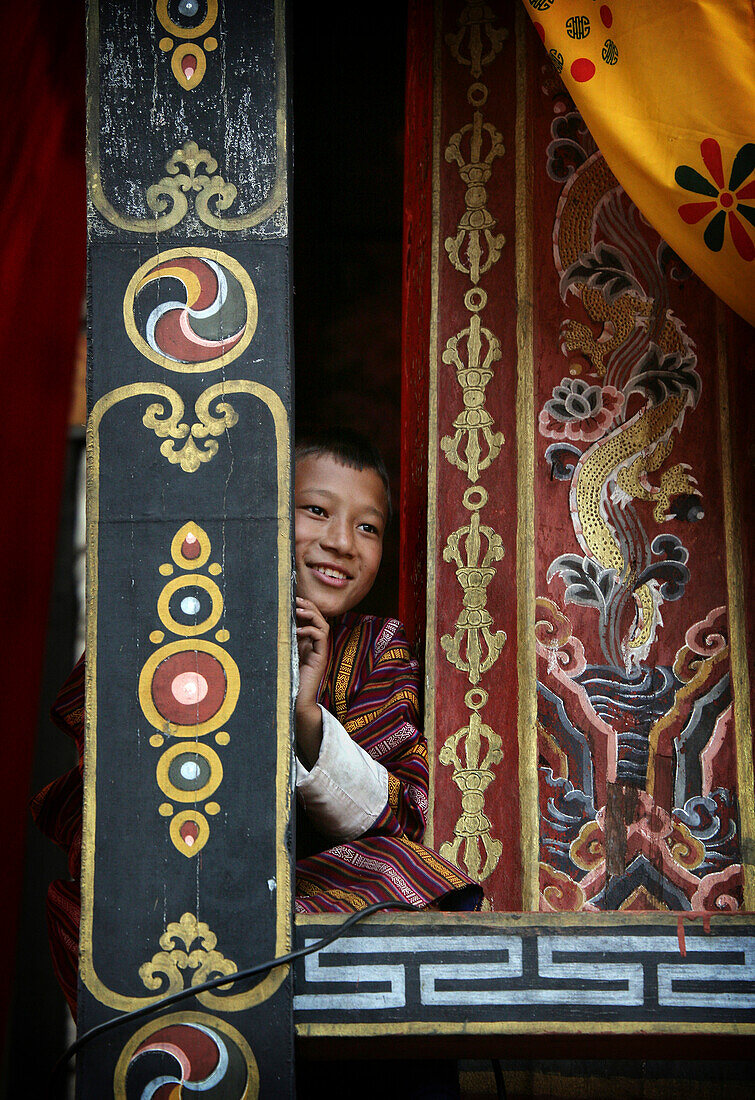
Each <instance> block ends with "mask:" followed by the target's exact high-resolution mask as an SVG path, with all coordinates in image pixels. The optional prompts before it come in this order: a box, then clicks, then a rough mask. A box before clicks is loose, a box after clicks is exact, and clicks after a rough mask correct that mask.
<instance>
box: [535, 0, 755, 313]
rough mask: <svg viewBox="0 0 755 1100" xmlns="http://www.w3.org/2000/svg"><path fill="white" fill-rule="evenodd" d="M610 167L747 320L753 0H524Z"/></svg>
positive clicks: (751, 303)
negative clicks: (751, 0)
mask: <svg viewBox="0 0 755 1100" xmlns="http://www.w3.org/2000/svg"><path fill="white" fill-rule="evenodd" d="M522 2H523V3H524V6H525V8H526V9H527V11H528V13H529V15H530V17H531V19H532V21H533V23H534V24H535V28H536V30H537V32H538V34H539V35H540V38H541V39H542V41H543V44H544V46H545V49H546V50H547V52H548V54H549V55H550V58H551V61H552V62H553V64H554V65H555V67H556V69H557V70H558V71H559V73H560V74H561V77H562V79H563V81H564V83H565V85H566V87H567V89H568V91H569V93H570V94H571V96H572V98H573V100H574V103H575V104H576V106H577V109H578V110H579V111H580V113H581V114H582V117H583V118H584V120H585V123H586V125H587V127H588V128H589V130H590V132H591V133H592V136H593V138H594V139H595V141H596V142H597V145H598V148H599V149H600V151H601V152H602V153H603V155H604V157H605V159H606V162H607V164H608V166H609V168H610V169H611V170H612V172H613V173H614V175H615V176H616V178H617V179H618V181H619V183H620V184H621V185H622V186H623V188H624V190H625V191H626V192H627V194H628V195H629V196H630V198H631V199H632V200H633V201H634V202H635V203H636V205H637V206H638V207H639V209H640V210H641V211H642V213H643V214H644V215H645V217H646V218H647V219H648V221H649V222H650V223H651V225H653V226H654V228H655V229H656V230H657V231H658V233H660V235H661V236H662V237H663V238H664V240H666V241H667V243H668V244H669V245H670V246H671V247H672V248H673V249H674V251H675V252H677V253H678V255H679V256H680V257H681V258H682V259H683V260H684V261H685V263H686V264H688V266H689V267H691V268H692V270H693V271H694V272H695V273H696V274H697V275H699V276H700V278H701V279H703V280H704V282H706V283H707V284H708V286H709V287H710V288H711V289H712V290H713V291H714V292H715V293H716V294H717V295H718V296H719V297H720V298H723V300H724V301H725V302H727V303H728V304H729V305H730V306H731V307H732V308H733V309H735V310H736V311H737V312H738V313H740V314H741V315H742V316H743V317H745V318H746V319H747V320H748V321H749V322H750V323H751V324H755V13H754V12H753V4H752V3H751V2H750V0H608V2H607V3H602V2H601V0H522Z"/></svg>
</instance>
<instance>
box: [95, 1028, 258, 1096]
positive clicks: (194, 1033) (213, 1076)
mask: <svg viewBox="0 0 755 1100" xmlns="http://www.w3.org/2000/svg"><path fill="white" fill-rule="evenodd" d="M168 1020H169V1021H170V1022H165V1021H159V1020H158V1021H155V1022H153V1023H152V1024H151V1025H148V1028H147V1029H146V1031H147V1034H146V1035H144V1037H143V1038H142V1039H141V1041H140V1042H138V1045H137V1046H136V1049H135V1050H133V1053H131V1054H130V1056H128V1064H127V1065H126V1066H125V1067H124V1068H125V1089H124V1090H123V1091H122V1092H121V1091H120V1090H117V1092H118V1094H119V1095H121V1096H124V1097H125V1100H180V1098H181V1097H187V1096H195V1095H197V1094H201V1096H202V1097H206V1100H220V1098H221V1097H222V1098H223V1100H245V1098H247V1097H248V1098H250V1100H251V1098H252V1097H255V1096H256V1095H257V1091H258V1090H257V1088H256V1084H257V1081H256V1077H257V1074H256V1064H255V1062H254V1057H253V1055H252V1053H251V1051H250V1050H249V1048H248V1047H247V1045H246V1043H245V1042H244V1040H243V1038H242V1037H241V1035H239V1033H238V1032H236V1031H235V1029H234V1028H231V1027H229V1026H228V1025H224V1026H223V1030H222V1032H221V1030H220V1028H219V1027H218V1028H216V1027H211V1026H208V1025H206V1024H204V1023H199V1022H194V1021H192V1022H177V1021H176V1022H174V1021H175V1017H172V1018H171V1017H169V1018H168ZM213 1022H214V1021H213ZM161 1025H162V1026H161ZM129 1045H130V1044H129ZM124 1054H126V1052H125V1051H124ZM119 1068H120V1067H119ZM121 1072H123V1070H121ZM116 1074H117V1076H120V1074H119V1073H118V1071H116Z"/></svg>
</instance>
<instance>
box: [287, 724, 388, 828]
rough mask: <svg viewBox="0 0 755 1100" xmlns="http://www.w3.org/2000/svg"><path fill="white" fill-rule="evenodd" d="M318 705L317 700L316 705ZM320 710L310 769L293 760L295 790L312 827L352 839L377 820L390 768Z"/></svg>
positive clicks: (380, 811) (386, 797) (385, 793)
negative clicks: (318, 740)
mask: <svg viewBox="0 0 755 1100" xmlns="http://www.w3.org/2000/svg"><path fill="white" fill-rule="evenodd" d="M318 705H319V704H318ZM320 710H321V711H322V745H321V746H320V755H319V756H318V758H317V762H316V764H315V765H314V767H313V768H312V770H311V771H307V769H306V768H305V767H304V765H303V764H302V763H301V761H300V760H299V759H298V758H297V761H296V793H297V795H298V796H299V800H300V801H301V803H302V805H303V807H304V809H305V810H306V812H307V816H308V818H309V820H310V821H311V822H312V824H313V825H314V826H315V828H316V829H319V831H320V832H321V833H325V834H326V835H327V836H332V837H335V838H336V839H337V840H354V839H355V838H356V837H358V836H361V835H362V834H363V833H366V832H367V830H368V829H369V828H370V826H371V825H373V824H374V823H375V821H377V819H378V817H380V814H381V813H382V812H383V810H384V809H385V805H386V803H387V801H388V772H387V771H386V769H385V768H384V767H383V765H382V764H378V762H377V760H373V759H372V757H371V756H370V755H369V753H367V752H365V751H364V749H362V748H360V747H359V745H357V743H356V742H355V741H352V740H351V738H350V737H349V735H348V733H347V732H346V730H345V729H344V728H343V726H342V725H341V723H340V722H339V721H338V719H337V718H336V717H335V716H334V715H332V714H331V713H330V711H327V710H325V708H324V707H323V706H320Z"/></svg>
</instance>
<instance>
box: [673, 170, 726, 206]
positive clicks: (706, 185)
mask: <svg viewBox="0 0 755 1100" xmlns="http://www.w3.org/2000/svg"><path fill="white" fill-rule="evenodd" d="M674 179H675V180H676V182H677V183H678V184H679V186H680V187H683V188H684V190H685V191H694V193H695V194H696V195H709V196H710V198H712V199H716V198H718V188H717V187H714V186H713V184H712V183H711V182H710V180H706V178H705V176H701V175H700V173H699V172H696V171H695V169H694V168H690V166H689V165H688V164H680V165H679V167H678V168H677V170H676V172H674Z"/></svg>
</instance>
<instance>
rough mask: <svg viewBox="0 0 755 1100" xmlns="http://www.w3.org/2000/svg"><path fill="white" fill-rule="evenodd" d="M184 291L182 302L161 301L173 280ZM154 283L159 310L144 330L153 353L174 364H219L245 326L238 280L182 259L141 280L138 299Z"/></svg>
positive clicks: (202, 262) (209, 264) (194, 259)
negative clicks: (211, 362) (180, 285)
mask: <svg viewBox="0 0 755 1100" xmlns="http://www.w3.org/2000/svg"><path fill="white" fill-rule="evenodd" d="M174 279H175V280H177V281H178V282H180V283H181V284H182V285H183V287H184V290H185V294H186V300H185V301H159V299H160V298H161V297H162V296H163V293H164V290H165V288H168V291H167V292H168V294H172V293H174V292H173V283H172V280H174ZM151 283H156V286H157V296H158V304H157V305H156V306H155V307H154V308H153V309H152V311H151V312H150V314H149V316H148V317H147V319H146V322H144V324H143V326H142V331H143V335H144V338H145V339H146V341H147V343H148V344H149V346H150V347H151V348H152V350H153V351H155V352H157V353H158V354H159V355H164V356H166V357H167V358H168V359H172V360H173V361H174V362H176V363H202V362H207V361H212V360H214V359H219V358H221V356H223V355H225V354H226V353H227V352H229V351H231V349H232V348H234V347H235V346H236V344H238V342H239V341H240V340H241V338H242V336H243V335H244V332H245V331H246V326H247V322H248V317H247V310H246V303H245V300H244V292H243V289H242V287H241V284H240V283H239V281H238V279H236V277H235V276H234V275H233V274H232V273H231V272H230V271H228V270H227V269H226V268H224V267H222V266H221V265H220V264H219V263H216V262H215V261H214V260H206V259H201V258H200V257H198V256H185V257H182V258H181V259H180V260H166V261H165V263H162V264H158V265H157V266H156V267H154V268H152V270H151V271H150V272H149V273H148V274H147V275H145V276H144V278H143V279H142V280H141V281H140V282H139V284H138V285H137V287H136V297H138V296H139V295H141V294H142V292H143V291H144V288H145V287H146V286H147V285H148V284H151Z"/></svg>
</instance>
